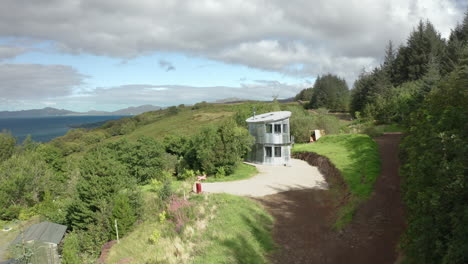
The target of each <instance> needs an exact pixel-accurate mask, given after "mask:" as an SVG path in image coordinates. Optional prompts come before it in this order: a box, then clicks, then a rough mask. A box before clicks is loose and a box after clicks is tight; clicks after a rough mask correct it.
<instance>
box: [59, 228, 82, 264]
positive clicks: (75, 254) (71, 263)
mask: <svg viewBox="0 0 468 264" xmlns="http://www.w3.org/2000/svg"><path fill="white" fill-rule="evenodd" d="M78 239H79V238H78V235H76V233H74V232H71V233H68V234H67V235H65V238H64V239H63V249H62V254H61V255H62V263H63V264H80V263H82V261H81V258H80V252H81V251H80V243H79V240H78Z"/></svg>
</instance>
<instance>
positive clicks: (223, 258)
mask: <svg viewBox="0 0 468 264" xmlns="http://www.w3.org/2000/svg"><path fill="white" fill-rule="evenodd" d="M145 194H146V195H151V193H150V192H146V193H145ZM147 198H149V199H147V201H149V200H150V199H151V197H147ZM188 202H189V204H190V208H188V209H189V211H190V212H189V214H187V215H188V216H190V221H188V222H186V223H185V224H184V226H183V228H182V229H178V230H177V229H176V228H175V227H176V225H175V222H174V220H173V219H172V218H171V217H170V213H168V216H167V217H168V218H167V219H165V218H164V217H161V214H160V213H159V212H153V213H152V214H153V216H152V217H145V219H146V220H145V221H143V222H142V223H140V224H138V225H137V226H136V227H135V228H134V230H133V232H131V233H130V234H128V235H127V236H125V237H124V238H123V239H121V240H120V243H119V244H115V245H114V246H113V247H112V248H111V250H110V252H109V255H108V258H107V260H106V263H119V262H120V261H122V263H123V262H125V261H128V262H131V263H207V264H209V263H267V259H266V254H267V253H269V252H270V251H271V250H273V248H274V242H273V238H272V236H271V229H272V225H273V219H272V217H271V216H270V215H269V214H268V213H267V212H266V211H265V210H264V209H263V207H262V206H261V205H259V204H258V203H257V202H255V201H253V200H251V199H248V198H245V197H238V196H233V195H228V194H203V195H192V196H191V197H190V198H189V200H188ZM167 210H168V212H169V211H170V209H167ZM148 216H149V214H148ZM125 263H127V262H125Z"/></svg>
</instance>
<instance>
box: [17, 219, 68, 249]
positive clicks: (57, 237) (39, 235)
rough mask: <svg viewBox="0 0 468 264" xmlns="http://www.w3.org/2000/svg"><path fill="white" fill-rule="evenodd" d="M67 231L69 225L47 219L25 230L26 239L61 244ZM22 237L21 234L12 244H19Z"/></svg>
mask: <svg viewBox="0 0 468 264" xmlns="http://www.w3.org/2000/svg"><path fill="white" fill-rule="evenodd" d="M65 231H67V226H64V225H59V224H56V223H52V222H48V221H45V222H42V223H39V224H34V225H32V226H30V227H29V228H28V229H27V230H26V232H24V241H26V242H28V241H42V242H47V243H53V244H59V243H60V241H61V240H62V238H63V236H64V235H65ZM22 239H23V237H22V235H21V234H20V235H18V237H16V239H15V240H14V241H13V243H12V244H18V243H20V242H21V240H22Z"/></svg>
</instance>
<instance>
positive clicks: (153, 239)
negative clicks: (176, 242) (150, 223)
mask: <svg viewBox="0 0 468 264" xmlns="http://www.w3.org/2000/svg"><path fill="white" fill-rule="evenodd" d="M160 238H161V232H159V230H157V229H155V230H154V231H153V233H152V234H151V236H150V237H149V239H148V240H149V242H150V243H151V244H156V243H158V241H159V239H160Z"/></svg>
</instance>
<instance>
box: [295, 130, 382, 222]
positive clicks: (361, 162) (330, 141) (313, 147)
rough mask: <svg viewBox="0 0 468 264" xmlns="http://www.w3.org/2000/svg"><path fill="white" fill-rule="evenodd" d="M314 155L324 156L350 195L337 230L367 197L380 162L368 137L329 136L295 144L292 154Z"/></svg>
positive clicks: (341, 212)
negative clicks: (341, 179) (340, 175)
mask: <svg viewBox="0 0 468 264" xmlns="http://www.w3.org/2000/svg"><path fill="white" fill-rule="evenodd" d="M299 152H315V153H317V154H319V155H322V156H325V157H327V158H329V159H330V161H331V162H332V163H333V164H334V165H335V166H336V168H337V169H338V170H339V171H340V172H341V174H342V176H343V178H344V180H345V182H346V184H347V186H348V189H349V191H350V193H351V194H352V198H351V200H350V201H349V202H348V204H347V205H346V206H344V207H343V208H341V210H340V212H339V219H338V220H337V222H336V223H335V227H336V228H338V229H339V228H341V227H343V226H344V225H345V224H346V223H348V222H349V221H351V219H352V216H353V213H354V211H355V209H356V207H357V206H358V205H359V203H361V202H362V201H364V200H366V199H368V198H369V196H370V195H371V193H372V190H373V186H374V183H375V180H376V179H377V177H378V175H379V173H380V159H379V152H378V149H377V144H376V143H375V142H374V141H373V140H372V139H371V138H370V137H369V136H367V135H362V134H345V135H329V136H324V137H322V138H320V139H319V140H318V141H317V142H315V143H313V144H296V145H295V146H294V148H293V153H299Z"/></svg>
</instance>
